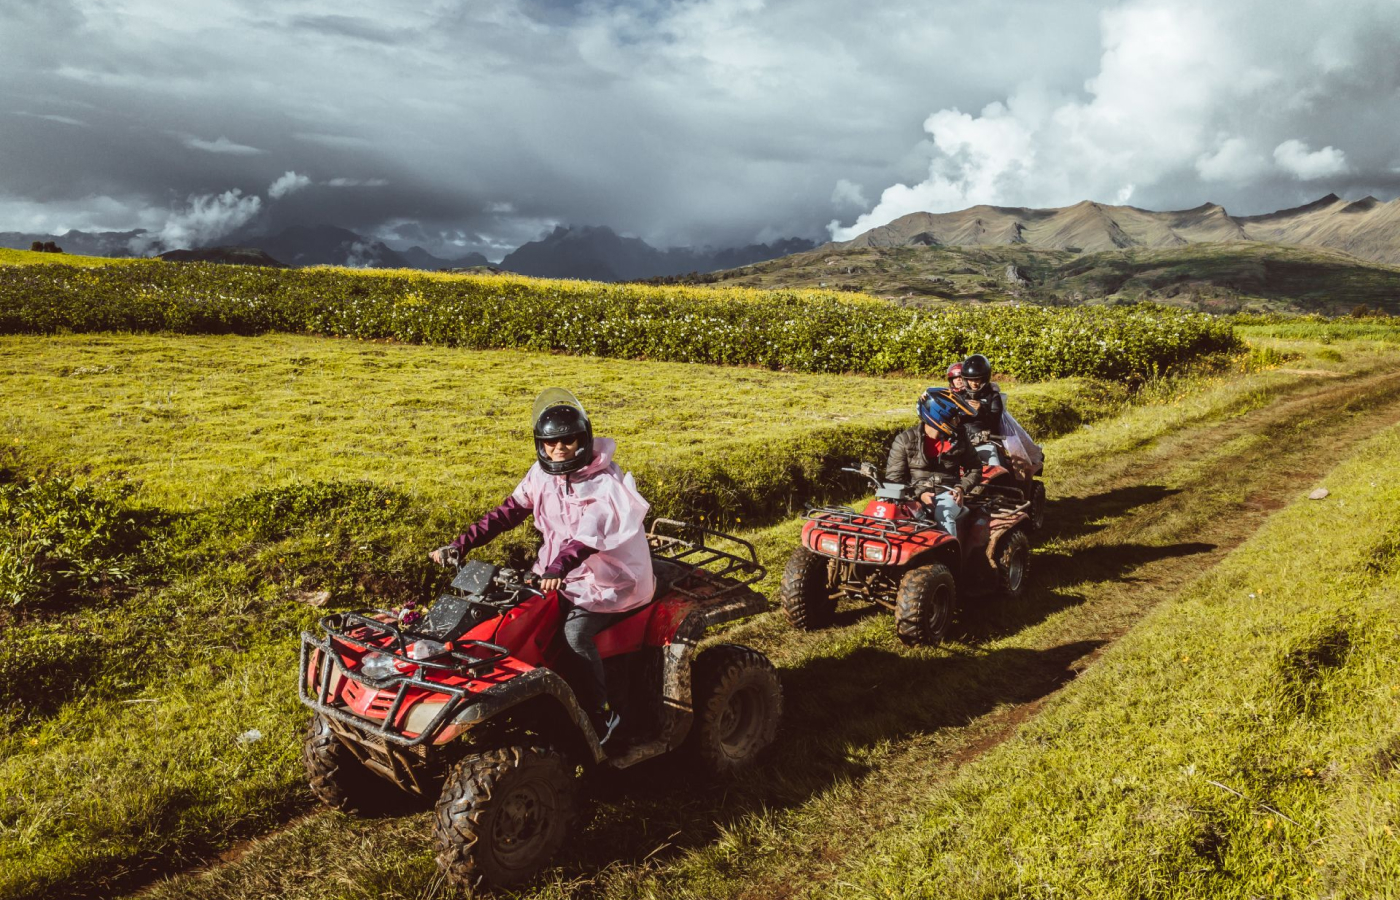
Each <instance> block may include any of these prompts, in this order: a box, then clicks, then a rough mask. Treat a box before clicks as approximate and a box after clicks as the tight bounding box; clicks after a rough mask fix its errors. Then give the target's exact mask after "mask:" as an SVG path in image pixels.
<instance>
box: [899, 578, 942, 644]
mask: <svg viewBox="0 0 1400 900" xmlns="http://www.w3.org/2000/svg"><path fill="white" fill-rule="evenodd" d="M956 604H957V582H955V581H954V580H953V573H952V572H950V571H948V567H947V566H945V565H943V564H942V563H930V564H929V565H927V566H919V567H918V568H917V569H910V570H909V571H908V572H906V573H904V577H903V578H902V579H900V581H899V593H898V594H897V595H896V596H895V610H894V627H895V634H897V635H899V639H900V640H901V641H903V642H904V643H905V644H906V645H908V646H910V647H915V646H918V645H920V644H928V645H932V644H937V643H938V642H939V641H941V640H943V638H944V637H945V636H946V635H947V634H948V628H949V627H950V626H951V625H952V624H953V610H954V608H955V606H956Z"/></svg>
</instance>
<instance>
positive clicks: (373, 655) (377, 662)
mask: <svg viewBox="0 0 1400 900" xmlns="http://www.w3.org/2000/svg"><path fill="white" fill-rule="evenodd" d="M360 674H362V675H364V676H365V677H366V678H372V679H374V680H375V681H383V680H384V679H385V678H389V677H391V676H394V675H397V674H398V669H397V668H395V667H394V658H393V657H392V656H390V655H388V654H387V653H379V652H377V651H371V652H369V653H366V654H365V655H364V656H363V657H361V658H360Z"/></svg>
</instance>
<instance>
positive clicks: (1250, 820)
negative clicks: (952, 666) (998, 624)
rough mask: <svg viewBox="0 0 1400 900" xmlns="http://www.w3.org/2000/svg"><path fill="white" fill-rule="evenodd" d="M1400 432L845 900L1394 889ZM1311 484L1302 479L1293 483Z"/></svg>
mask: <svg viewBox="0 0 1400 900" xmlns="http://www.w3.org/2000/svg"><path fill="white" fill-rule="evenodd" d="M1397 469H1400V429H1395V428H1392V429H1390V430H1388V431H1386V432H1384V433H1383V434H1382V435H1381V436H1379V437H1378V438H1376V439H1375V440H1373V441H1372V442H1371V443H1369V444H1368V445H1367V446H1366V447H1365V448H1364V450H1363V452H1361V453H1359V454H1357V455H1356V456H1355V457H1353V458H1351V459H1349V460H1348V461H1347V462H1346V463H1345V464H1344V465H1342V466H1340V467H1338V469H1337V470H1336V471H1335V472H1333V473H1332V475H1330V476H1329V477H1328V478H1327V479H1326V480H1325V481H1324V482H1323V483H1324V485H1325V486H1326V487H1328V488H1329V489H1330V491H1331V495H1330V496H1329V497H1328V498H1327V499H1326V500H1325V501H1322V502H1314V501H1308V500H1299V501H1298V502H1296V503H1295V504H1294V505H1292V506H1290V507H1289V508H1288V509H1286V510H1284V511H1283V512H1281V513H1279V514H1278V515H1277V516H1275V517H1274V518H1273V519H1272V520H1271V521H1270V522H1269V524H1268V525H1267V526H1266V527H1265V529H1264V530H1263V531H1261V532H1260V533H1259V534H1258V535H1257V537H1255V538H1254V539H1252V540H1251V541H1250V542H1249V543H1248V544H1246V545H1245V546H1243V547H1241V548H1240V549H1239V550H1238V551H1236V552H1235V553H1233V554H1232V555H1231V556H1230V557H1229V558H1228V559H1227V560H1226V561H1225V562H1224V563H1222V564H1221V565H1220V566H1219V567H1217V569H1215V570H1214V571H1213V572H1212V573H1211V574H1210V576H1209V577H1207V578H1205V579H1203V580H1202V581H1201V582H1200V583H1199V584H1198V585H1196V586H1195V587H1193V588H1192V589H1191V590H1189V591H1188V592H1187V593H1186V594H1185V595H1184V596H1182V597H1181V598H1180V599H1179V600H1178V601H1177V602H1174V603H1171V604H1168V605H1165V606H1164V607H1162V608H1160V609H1159V610H1157V611H1156V612H1155V613H1154V614H1153V615H1152V616H1151V617H1150V618H1149V619H1148V620H1147V621H1146V622H1144V623H1143V624H1142V625H1140V626H1139V627H1137V628H1136V629H1134V631H1133V632H1132V633H1131V634H1129V635H1128V636H1127V637H1125V638H1124V639H1123V640H1122V641H1121V642H1120V643H1119V644H1118V645H1117V646H1115V647H1114V648H1113V649H1112V650H1110V651H1109V652H1108V653H1107V654H1106V655H1105V656H1104V658H1103V659H1102V660H1100V661H1099V662H1098V663H1097V664H1096V665H1095V666H1093V667H1092V668H1091V669H1089V670H1088V671H1087V672H1086V673H1085V675H1084V676H1082V677H1081V678H1080V679H1079V680H1078V681H1077V682H1076V683H1075V685H1074V686H1073V687H1072V688H1070V689H1068V690H1067V691H1065V692H1064V694H1063V696H1061V697H1060V698H1058V699H1057V700H1056V701H1055V702H1054V703H1053V704H1052V705H1051V706H1050V708H1048V709H1047V710H1046V711H1045V712H1044V713H1042V714H1041V715H1040V716H1039V717H1038V718H1037V719H1036V720H1035V721H1034V722H1032V723H1031V724H1029V725H1028V726H1026V727H1025V728H1023V729H1022V730H1021V732H1020V733H1019V734H1018V735H1017V736H1016V737H1015V738H1014V739H1013V740H1012V741H1010V742H1008V743H1007V744H1006V745H1004V746H1003V747H1001V748H999V749H998V750H997V751H995V752H993V753H992V754H990V755H988V756H987V757H986V758H984V759H983V760H981V761H979V762H978V763H976V764H974V765H973V766H971V767H969V768H968V769H967V770H966V771H965V772H964V773H963V774H962V775H961V776H960V777H958V778H956V779H955V780H953V781H952V782H951V783H950V784H949V785H947V787H946V788H943V789H940V790H939V791H937V792H936V793H935V794H934V796H932V797H931V798H929V803H928V805H927V807H925V808H923V809H920V810H919V811H917V812H911V814H910V816H909V817H908V819H907V821H906V822H905V823H904V824H903V825H902V826H901V827H900V828H898V829H897V830H895V831H893V832H891V833H890V834H889V835H887V837H886V838H885V839H884V840H883V841H882V842H881V845H880V847H879V849H878V851H877V852H875V853H873V854H871V855H870V856H869V857H868V858H866V859H865V860H864V861H863V864H862V865H861V866H860V867H859V869H858V870H857V872H856V877H855V878H853V879H852V883H851V884H850V885H849V887H848V889H847V890H845V891H841V892H837V893H840V894H844V895H850V896H864V895H875V896H897V897H918V896H940V897H991V896H1025V897H1052V896H1053V897H1096V898H1114V897H1124V898H1127V897H1142V896H1156V897H1207V896H1208V897H1256V896H1271V897H1280V896H1335V897H1382V896H1394V890H1395V886H1396V885H1397V884H1400V838H1397V835H1396V831H1397V830H1400V812H1397V810H1400V767H1397V760H1400V727H1397V725H1396V722H1397V714H1400V679H1398V678H1397V674H1396V669H1395V660H1396V659H1397V658H1400V607H1397V605H1396V604H1395V600H1394V598H1395V596H1396V592H1397V590H1398V589H1400V555H1397V547H1400V537H1397V536H1400V487H1397V485H1396V484H1395V482H1394V481H1393V479H1391V478H1389V477H1388V474H1387V473H1392V472H1394V471H1396V470H1397ZM1302 487H1303V486H1302V485H1300V486H1299V488H1300V491H1301V488H1302Z"/></svg>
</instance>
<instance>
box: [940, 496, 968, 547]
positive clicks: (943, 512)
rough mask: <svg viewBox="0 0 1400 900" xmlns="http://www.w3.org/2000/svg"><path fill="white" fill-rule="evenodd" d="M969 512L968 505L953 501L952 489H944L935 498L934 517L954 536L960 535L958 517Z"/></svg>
mask: <svg viewBox="0 0 1400 900" xmlns="http://www.w3.org/2000/svg"><path fill="white" fill-rule="evenodd" d="M966 514H967V507H966V506H963V505H962V504H959V503H954V502H953V495H952V493H951V492H950V491H944V492H943V493H941V494H939V495H938V496H937V497H935V498H933V518H934V520H935V521H936V522H938V524H939V526H940V527H942V529H943V530H944V531H946V532H948V533H949V534H951V535H952V536H953V537H958V519H961V518H962V517H963V516H964V515H966Z"/></svg>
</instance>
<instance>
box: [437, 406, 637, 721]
mask: <svg viewBox="0 0 1400 900" xmlns="http://www.w3.org/2000/svg"><path fill="white" fill-rule="evenodd" d="M533 420H534V433H535V455H536V457H537V458H538V459H537V461H536V462H535V464H534V465H532V466H531V467H530V470H529V471H528V472H526V473H525V478H524V479H523V480H522V481H521V482H520V485H519V486H518V487H516V489H515V491H514V493H512V494H511V495H510V496H509V497H508V498H506V500H505V502H504V503H502V504H501V505H500V506H498V507H496V508H495V509H493V510H491V511H490V512H488V513H487V514H486V515H485V516H483V517H482V518H481V519H480V520H479V521H478V522H476V524H474V525H472V526H471V527H470V528H468V529H467V530H466V531H465V532H463V533H462V534H459V535H458V536H457V537H456V538H455V539H454V540H453V541H452V543H450V544H448V545H447V546H446V547H441V548H439V549H437V550H434V551H433V552H432V553H431V554H429V557H430V558H431V559H432V560H433V562H435V563H437V564H438V565H447V564H448V562H449V561H451V560H452V559H454V558H458V559H460V558H464V557H465V556H466V552H467V551H468V550H470V549H472V548H474V547H481V546H483V545H485V544H486V543H487V542H489V541H491V540H492V539H493V538H495V537H496V536H497V535H499V534H501V533H502V532H504V531H507V530H509V529H511V528H514V527H516V526H517V525H520V524H521V523H522V522H524V521H525V520H526V519H527V518H529V517H530V515H531V514H532V513H533V514H534V517H535V528H537V529H538V530H539V532H540V534H541V536H542V537H543V539H544V543H543V546H541V547H540V553H539V559H538V560H537V561H536V562H535V567H534V571H535V573H536V574H537V575H538V576H539V578H540V588H541V589H542V590H544V591H558V592H559V597H560V599H561V600H563V601H564V602H567V603H568V604H569V606H568V609H567V611H566V612H565V615H564V639H565V642H566V643H567V645H568V647H569V649H570V650H571V651H572V652H573V653H574V654H575V655H577V656H578V657H579V658H580V659H581V660H582V661H583V663H584V664H585V666H586V671H587V679H586V680H585V681H582V682H581V687H582V690H581V691H580V694H581V695H582V696H581V697H580V699H581V700H582V701H583V703H584V706H585V709H587V710H588V712H589V714H590V716H591V717H592V719H593V725H594V728H595V729H596V730H597V732H598V733H599V734H600V735H602V736H603V737H602V742H603V743H604V744H606V743H607V742H608V739H609V738H611V737H612V736H613V734H614V733H615V732H616V730H617V727H618V725H619V724H620V722H621V719H620V718H619V716H618V714H617V713H616V712H615V711H614V710H613V708H612V706H611V704H609V702H608V687H607V678H606V675H605V673H604V670H603V660H602V657H601V656H600V655H599V653H598V647H597V643H596V641H595V638H596V637H597V635H598V633H599V632H601V631H602V630H603V629H605V628H607V627H608V626H609V625H611V624H613V623H614V622H616V621H618V620H619V619H620V618H622V616H623V615H624V614H625V613H628V612H631V611H632V610H636V609H639V608H640V607H642V606H645V605H646V604H647V603H649V602H651V599H652V594H653V593H654V592H655V590H656V581H655V577H654V574H653V572H652V565H651V553H650V549H649V547H648V545H647V533H646V524H645V519H646V514H647V510H648V509H649V508H650V506H649V504H648V503H647V501H646V500H644V499H643V498H642V495H641V494H639V493H638V492H637V486H636V482H635V481H634V480H633V479H632V476H631V475H630V474H623V472H622V470H621V469H620V468H619V467H618V465H617V463H615V462H614V461H613V454H614V453H615V452H616V449H617V444H616V443H615V442H614V441H612V440H611V439H609V438H604V437H594V435H593V425H592V423H591V422H590V421H589V418H588V414H587V413H586V412H585V411H584V409H583V406H582V405H581V404H580V403H579V402H578V400H577V399H576V398H575V397H574V395H573V394H571V393H569V392H568V391H565V390H563V389H561V388H550V389H548V390H546V391H544V392H543V393H542V394H540V396H539V398H538V399H537V400H536V401H535V407H534V413H533Z"/></svg>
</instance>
